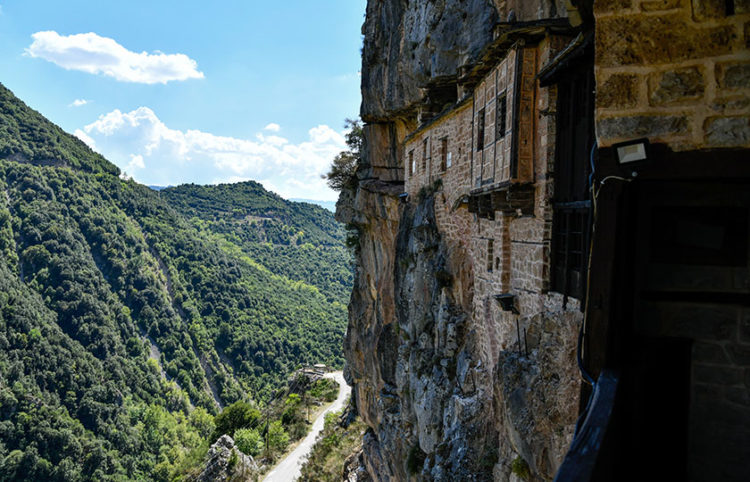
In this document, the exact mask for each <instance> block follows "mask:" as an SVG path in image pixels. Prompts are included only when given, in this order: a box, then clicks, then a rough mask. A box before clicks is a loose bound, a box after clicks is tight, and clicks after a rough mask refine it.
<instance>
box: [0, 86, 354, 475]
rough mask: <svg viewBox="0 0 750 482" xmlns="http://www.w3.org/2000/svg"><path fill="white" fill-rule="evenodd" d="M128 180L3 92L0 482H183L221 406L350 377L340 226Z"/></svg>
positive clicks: (213, 193) (239, 195)
mask: <svg viewBox="0 0 750 482" xmlns="http://www.w3.org/2000/svg"><path fill="white" fill-rule="evenodd" d="M118 174H119V169H117V167H116V166H114V165H112V164H111V163H109V162H108V161H106V160H105V159H104V158H103V157H102V156H100V155H98V154H96V153H94V152H93V151H91V150H90V149H89V148H88V147H87V146H86V145H85V144H83V143H82V142H80V141H79V140H78V139H76V138H74V137H72V136H70V135H68V134H66V133H64V132H63V131H62V130H61V129H60V128H58V127H57V126H54V125H53V124H51V123H50V122H49V121H47V120H46V119H44V117H42V116H41V115H40V114H38V113H37V112H35V111H33V110H31V109H29V108H28V107H27V106H26V105H25V104H23V102H21V101H20V100H18V99H17V98H15V97H14V96H13V94H12V93H11V92H10V91H8V90H7V89H5V87H3V86H2V85H0V253H2V255H1V256H0V480H18V479H25V480H65V481H69V480H127V479H135V478H146V479H163V480H166V479H168V478H170V477H172V476H174V475H175V474H179V468H180V466H181V465H184V464H186V463H188V462H189V460H191V459H196V458H200V457H201V455H200V451H201V450H203V449H205V447H206V446H207V443H208V442H209V441H208V437H209V435H210V434H211V433H212V432H213V429H214V426H213V417H212V414H215V413H217V412H218V410H219V408H220V407H221V406H224V405H227V404H229V403H232V402H234V401H237V400H246V401H252V402H253V403H256V402H257V403H260V404H262V403H264V401H265V400H267V399H268V398H270V395H271V394H272V392H273V391H274V390H275V389H277V388H278V387H279V386H280V385H281V384H282V382H283V381H284V380H285V378H286V376H287V374H288V373H289V372H290V371H291V370H293V369H294V368H296V367H297V366H298V365H299V364H301V363H318V362H323V363H329V364H332V365H340V364H341V363H342V356H341V339H342V337H343V334H344V330H345V324H346V322H345V317H346V309H345V305H346V297H347V292H348V290H349V283H350V282H351V272H350V266H349V258H348V254H347V253H346V251H345V248H344V247H343V241H342V239H343V234H342V232H341V229H340V228H339V227H338V226H337V225H336V224H335V223H334V222H333V218H332V216H331V215H330V214H328V213H327V212H326V211H325V210H323V209H321V208H317V207H314V206H310V205H304V204H294V203H288V202H286V201H284V200H283V199H281V198H278V197H277V196H275V195H273V194H271V193H268V192H266V191H264V190H263V189H262V187H261V186H260V185H257V184H255V183H244V184H242V185H238V186H232V185H226V186H218V187H199V186H182V187H177V188H170V189H166V190H164V191H161V192H156V191H153V190H151V189H149V188H147V187H145V186H142V185H139V184H137V183H135V182H133V181H125V180H122V179H120V178H119V177H118ZM196 454H197V455H196Z"/></svg>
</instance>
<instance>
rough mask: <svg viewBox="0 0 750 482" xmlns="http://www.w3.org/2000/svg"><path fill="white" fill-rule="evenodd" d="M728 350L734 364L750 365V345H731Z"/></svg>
mask: <svg viewBox="0 0 750 482" xmlns="http://www.w3.org/2000/svg"><path fill="white" fill-rule="evenodd" d="M727 351H728V352H729V356H730V357H731V358H732V362H733V363H734V364H736V365H744V366H745V367H750V346H742V345H729V346H727Z"/></svg>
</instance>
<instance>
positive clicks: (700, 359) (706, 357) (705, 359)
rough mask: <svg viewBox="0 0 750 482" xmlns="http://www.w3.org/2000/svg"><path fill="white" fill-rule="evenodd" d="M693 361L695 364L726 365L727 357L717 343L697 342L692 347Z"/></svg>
mask: <svg viewBox="0 0 750 482" xmlns="http://www.w3.org/2000/svg"><path fill="white" fill-rule="evenodd" d="M693 361H695V362H697V363H718V364H728V363H729V357H728V356H727V354H726V352H725V351H724V348H723V347H722V346H721V345H719V344H718V343H706V342H700V341H698V342H696V343H695V344H694V345H693Z"/></svg>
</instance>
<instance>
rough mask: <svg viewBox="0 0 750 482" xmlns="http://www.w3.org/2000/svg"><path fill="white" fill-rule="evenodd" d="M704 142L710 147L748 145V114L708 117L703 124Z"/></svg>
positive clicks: (749, 122) (749, 130)
mask: <svg viewBox="0 0 750 482" xmlns="http://www.w3.org/2000/svg"><path fill="white" fill-rule="evenodd" d="M703 130H704V131H705V133H706V143H707V144H708V145H709V146H712V147H741V146H748V145H750V116H737V117H709V118H707V119H706V121H705V122H704V125H703Z"/></svg>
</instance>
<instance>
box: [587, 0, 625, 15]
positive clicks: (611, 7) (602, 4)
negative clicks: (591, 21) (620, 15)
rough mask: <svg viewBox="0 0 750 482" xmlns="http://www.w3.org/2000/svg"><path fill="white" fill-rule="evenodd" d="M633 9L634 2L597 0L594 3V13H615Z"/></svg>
mask: <svg viewBox="0 0 750 482" xmlns="http://www.w3.org/2000/svg"><path fill="white" fill-rule="evenodd" d="M632 7H633V0H597V1H596V2H594V13H613V12H619V11H620V10H623V9H627V8H632Z"/></svg>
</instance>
